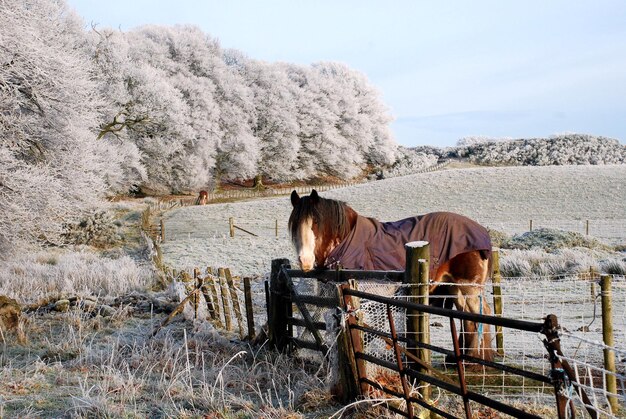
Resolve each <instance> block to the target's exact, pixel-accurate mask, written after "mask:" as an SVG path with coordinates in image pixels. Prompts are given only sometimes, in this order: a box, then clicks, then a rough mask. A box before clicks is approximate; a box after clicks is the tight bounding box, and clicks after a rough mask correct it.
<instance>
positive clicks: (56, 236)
mask: <svg viewBox="0 0 626 419" xmlns="http://www.w3.org/2000/svg"><path fill="white" fill-rule="evenodd" d="M93 70H94V69H93V67H92V65H91V62H90V60H89V57H88V55H87V53H86V48H85V37H84V31H83V22H82V21H81V19H80V18H78V17H77V16H76V15H75V14H74V13H73V12H71V11H70V10H68V8H67V7H66V5H65V4H64V3H63V2H61V1H48V0H28V1H24V0H3V1H2V2H0V250H1V251H2V253H4V254H6V252H7V251H8V250H9V249H10V248H11V247H13V246H17V245H19V244H22V243H37V242H38V243H50V244H61V243H62V242H63V239H62V237H63V231H64V230H63V225H64V224H65V223H68V222H72V220H77V219H78V218H79V217H81V216H82V215H84V214H85V213H86V212H88V211H90V210H91V209H92V208H94V207H95V206H97V205H98V199H99V198H101V197H103V196H104V194H105V192H106V191H107V189H108V188H109V185H107V180H108V179H111V181H113V182H115V183H119V182H121V180H120V179H115V180H113V176H114V174H115V173H116V172H120V171H121V170H120V169H121V168H120V165H119V164H120V163H121V162H120V161H119V160H118V159H114V160H112V161H109V160H107V158H108V157H109V156H111V155H115V154H117V152H118V151H117V150H116V146H115V145H107V144H100V143H98V142H97V141H96V135H95V131H94V128H95V127H96V125H97V111H96V109H97V107H98V106H99V104H100V103H101V102H100V98H99V96H98V91H97V87H96V85H95V83H94V82H93V78H94V71H93Z"/></svg>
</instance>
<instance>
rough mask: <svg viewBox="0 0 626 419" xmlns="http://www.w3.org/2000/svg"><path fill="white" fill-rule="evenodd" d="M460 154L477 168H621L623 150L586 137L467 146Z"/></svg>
mask: <svg viewBox="0 0 626 419" xmlns="http://www.w3.org/2000/svg"><path fill="white" fill-rule="evenodd" d="M459 148H461V149H464V151H463V154H464V155H467V156H468V158H469V160H470V161H472V162H474V163H478V164H489V165H523V166H548V165H570V164H623V163H626V146H624V145H622V144H620V143H619V141H617V140H614V139H610V138H605V137H596V136H592V135H586V134H564V135H558V136H554V137H551V138H530V139H518V140H510V139H505V140H498V141H478V142H470V143H468V144H467V145H465V146H463V147H459Z"/></svg>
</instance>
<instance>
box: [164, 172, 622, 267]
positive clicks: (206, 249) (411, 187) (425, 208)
mask: <svg viewBox="0 0 626 419" xmlns="http://www.w3.org/2000/svg"><path fill="white" fill-rule="evenodd" d="M322 196H324V197H329V198H334V199H339V200H342V201H345V202H347V203H348V204H349V205H350V206H352V207H353V208H354V209H355V210H356V211H357V212H359V213H360V214H362V215H366V216H369V217H375V218H378V219H380V220H382V221H392V220H398V219H401V218H405V217H409V216H413V215H417V214H424V213H427V212H432V211H452V212H457V213H460V214H464V215H466V216H468V217H470V218H474V219H476V220H478V221H479V222H481V223H483V224H484V225H486V226H488V227H492V228H495V229H497V230H500V231H504V232H505V233H509V234H511V233H517V232H521V231H527V230H528V227H529V220H531V219H532V220H533V222H534V225H535V228H538V227H541V226H542V225H543V226H551V227H558V225H559V223H561V224H563V225H564V226H571V225H572V223H576V224H577V225H580V227H581V228H584V220H592V221H591V226H592V229H591V234H592V235H593V234H594V231H593V227H594V226H598V228H600V226H602V231H598V233H599V234H600V236H601V235H602V233H603V234H605V235H606V236H608V237H612V239H611V240H613V241H620V240H621V241H622V242H626V166H624V165H622V166H550V167H503V168H468V169H453V170H443V171H439V172H433V173H424V174H418V175H412V176H405V177H401V178H392V179H387V180H382V181H376V182H371V183H367V184H363V185H358V186H353V187H349V188H344V189H339V190H334V191H330V192H327V193H323V194H322ZM290 211H291V204H290V202H289V197H282V198H273V199H261V200H254V201H246V202H236V203H227V204H217V205H209V206H195V207H186V208H180V209H177V210H174V211H171V212H169V213H167V214H166V215H165V217H164V222H165V225H166V230H167V239H166V241H165V243H164V245H163V251H164V257H165V261H166V263H167V264H169V265H170V266H173V267H178V268H188V267H192V266H201V267H204V266H227V267H230V268H231V269H232V270H233V271H234V273H235V274H239V275H261V274H263V273H265V272H267V271H268V270H269V266H270V263H271V260H272V259H275V258H279V257H287V258H290V259H291V260H294V254H293V250H292V246H291V243H290V240H289V238H288V236H287V219H288V217H289V213H290ZM229 217H234V219H235V223H236V224H237V225H240V226H241V227H243V228H245V229H247V230H249V231H251V232H253V233H255V234H258V235H259V236H260V237H253V236H250V235H248V234H246V233H243V232H241V231H237V232H236V233H235V234H236V237H235V239H231V238H230V237H229V236H228V219H229ZM276 221H278V225H279V235H278V237H276V236H275V232H274V228H275V223H276ZM583 231H584V230H583Z"/></svg>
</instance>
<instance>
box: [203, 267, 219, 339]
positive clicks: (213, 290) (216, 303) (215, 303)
mask: <svg viewBox="0 0 626 419" xmlns="http://www.w3.org/2000/svg"><path fill="white" fill-rule="evenodd" d="M206 273H207V277H206V279H207V280H208V281H207V282H208V287H209V290H210V291H211V297H213V310H214V312H215V323H217V325H218V327H220V328H221V327H222V316H221V313H220V302H219V300H218V298H217V289H216V288H215V287H216V284H215V276H214V275H213V269H212V268H210V267H209V268H206ZM205 285H206V284H205Z"/></svg>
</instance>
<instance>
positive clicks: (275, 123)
mask: <svg viewBox="0 0 626 419" xmlns="http://www.w3.org/2000/svg"><path fill="white" fill-rule="evenodd" d="M224 59H225V61H226V63H227V64H228V65H229V67H230V68H231V69H232V70H233V71H236V72H237V73H238V74H239V75H240V76H241V77H243V79H244V80H245V82H246V83H247V85H248V86H249V88H250V89H251V92H252V95H253V103H254V112H255V118H253V126H252V133H253V135H254V137H255V138H256V140H257V141H258V143H259V148H260V155H259V160H258V169H257V170H258V172H259V174H260V175H262V176H265V177H268V178H270V179H272V180H278V181H284V180H291V179H299V178H302V173H301V171H300V169H299V167H298V152H299V150H300V139H299V138H298V118H297V112H296V107H295V104H296V100H297V94H298V92H297V86H296V85H295V84H294V83H293V82H292V81H291V80H290V79H289V77H288V76H287V73H286V72H285V71H284V70H283V68H282V67H281V66H280V65H276V64H269V63H266V62H262V61H256V60H251V59H248V58H247V57H245V56H243V54H241V53H240V52H239V51H237V50H228V51H226V52H225V53H224Z"/></svg>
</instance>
